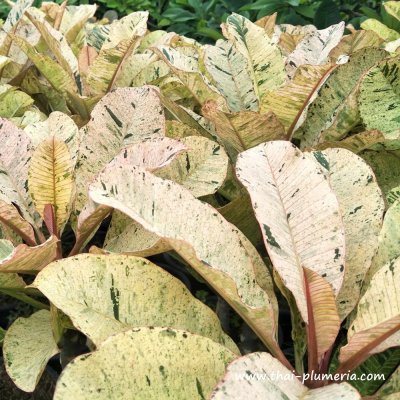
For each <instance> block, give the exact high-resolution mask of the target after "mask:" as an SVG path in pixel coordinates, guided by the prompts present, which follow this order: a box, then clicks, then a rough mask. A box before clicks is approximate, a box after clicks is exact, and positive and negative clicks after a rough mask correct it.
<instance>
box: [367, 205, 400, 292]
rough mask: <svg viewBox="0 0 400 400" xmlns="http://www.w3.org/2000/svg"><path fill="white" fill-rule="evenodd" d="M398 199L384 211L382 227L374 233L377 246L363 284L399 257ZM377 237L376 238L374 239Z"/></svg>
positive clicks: (399, 207)
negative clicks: (377, 232)
mask: <svg viewBox="0 0 400 400" xmlns="http://www.w3.org/2000/svg"><path fill="white" fill-rule="evenodd" d="M399 218H400V199H398V200H396V201H395V202H394V203H393V204H392V205H391V206H390V207H389V209H388V210H387V211H386V213H385V218H384V219H383V225H382V229H381V231H380V232H379V234H377V235H375V241H376V242H377V243H376V245H375V247H377V249H376V252H375V254H374V258H373V259H372V263H371V267H370V268H369V270H368V273H367V276H366V278H365V286H364V288H366V287H368V286H367V284H368V283H369V282H370V281H371V279H372V277H373V276H374V275H375V273H376V272H377V271H378V270H379V269H380V268H382V267H383V266H384V265H385V264H387V263H388V262H390V261H392V260H394V259H396V258H398V257H400V246H399V243H400V230H399ZM376 238H377V240H376Z"/></svg>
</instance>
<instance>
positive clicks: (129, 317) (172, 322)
mask: <svg viewBox="0 0 400 400" xmlns="http://www.w3.org/2000/svg"><path fill="white" fill-rule="evenodd" d="M77 265H79V270H77V268H76V267H77ZM93 277H95V279H93ZM33 285H34V287H36V288H38V289H39V290H40V291H41V292H42V293H43V294H44V295H45V296H46V297H47V298H48V299H49V300H50V301H51V302H52V303H53V304H54V305H55V306H56V307H57V308H59V309H60V310H62V311H63V312H64V313H65V314H67V315H68V316H69V317H70V318H71V320H72V323H73V324H74V325H75V327H76V328H77V329H79V330H80V331H82V332H83V333H84V334H85V335H87V336H88V337H89V338H90V339H91V340H92V341H93V342H94V343H95V344H96V345H99V344H100V343H101V342H103V341H104V340H105V339H107V338H108V337H109V336H111V335H112V334H114V333H118V332H121V331H123V330H126V329H127V328H133V327H140V326H160V327H161V326H169V327H173V328H177V329H184V330H188V331H190V332H192V333H196V334H198V335H202V336H205V337H209V338H211V339H212V340H214V341H215V342H218V343H221V344H222V345H225V346H227V347H228V348H230V349H232V351H234V352H236V353H238V350H237V348H236V345H235V344H234V343H233V341H232V340H231V339H230V338H229V337H228V336H226V335H225V334H224V332H223V331H222V329H221V325H220V322H219V320H218V318H217V316H216V314H214V313H213V312H212V311H211V310H210V309H209V308H208V307H206V306H205V305H204V304H203V303H201V302H200V301H199V300H197V299H195V298H194V297H193V296H192V295H191V294H190V292H189V290H188V289H187V288H186V287H185V286H184V284H183V283H182V282H181V281H179V280H178V279H176V278H175V277H173V276H172V275H170V274H169V273H167V272H165V271H164V270H162V269H161V268H159V267H157V266H156V265H155V264H152V263H151V262H150V261H147V260H145V259H143V258H138V257H132V256H124V255H108V256H102V255H94V254H84V255H83V254H82V255H79V256H77V257H70V258H67V259H64V260H61V261H57V262H55V263H52V264H51V265H49V266H48V267H47V268H46V269H45V270H43V272H41V273H40V274H39V275H38V276H37V278H36V280H35V282H34V283H33Z"/></svg>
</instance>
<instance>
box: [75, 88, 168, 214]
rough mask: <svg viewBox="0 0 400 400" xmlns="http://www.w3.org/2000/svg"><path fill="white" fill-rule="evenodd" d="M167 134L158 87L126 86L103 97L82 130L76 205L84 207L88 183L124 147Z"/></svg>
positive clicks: (79, 208)
mask: <svg viewBox="0 0 400 400" xmlns="http://www.w3.org/2000/svg"><path fill="white" fill-rule="evenodd" d="M164 135H165V117H164V111H163V107H162V105H161V104H160V100H159V97H158V92H157V89H156V88H153V87H151V86H144V87H142V88H123V89H117V90H115V91H113V92H112V93H109V94H108V95H106V96H104V97H103V98H102V100H101V101H100V102H99V103H98V104H97V105H96V107H95V108H94V110H93V112H92V118H91V120H90V122H89V123H88V124H87V125H86V126H85V127H84V128H82V131H81V143H80V147H79V159H78V162H77V169H76V189H77V196H78V197H77V200H76V205H75V208H76V209H77V210H78V211H80V210H81V209H82V207H83V205H84V203H85V201H86V198H87V197H86V196H87V194H86V190H87V185H88V184H89V183H90V182H91V180H92V179H93V178H94V176H95V175H96V174H97V173H98V172H99V171H100V170H101V169H102V168H103V167H104V166H105V165H106V164H107V163H108V162H110V161H111V160H112V159H113V158H114V157H115V156H116V155H117V154H118V153H119V152H120V151H121V149H122V148H123V147H124V146H126V145H129V144H133V143H139V142H141V141H143V140H145V139H149V138H155V137H163V136H164Z"/></svg>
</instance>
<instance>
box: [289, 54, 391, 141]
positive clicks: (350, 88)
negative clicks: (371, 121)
mask: <svg viewBox="0 0 400 400" xmlns="http://www.w3.org/2000/svg"><path fill="white" fill-rule="evenodd" d="M386 54H387V53H386V52H385V51H384V50H381V49H376V48H367V49H364V50H360V51H357V52H356V53H354V54H353V55H352V56H350V61H349V62H348V63H346V64H343V65H340V66H338V67H337V68H336V69H335V70H334V71H333V72H332V73H331V75H330V76H329V78H328V79H327V80H326V81H325V83H324V84H323V85H322V87H321V88H320V89H319V91H318V96H317V97H316V99H315V100H314V101H313V102H312V103H311V105H310V107H309V108H308V113H307V117H306V120H305V122H304V124H303V125H302V126H301V128H300V129H299V130H298V131H297V132H296V133H295V137H296V138H298V139H300V140H301V145H302V147H307V146H314V145H316V144H318V143H321V142H324V141H326V140H339V139H341V138H343V137H344V136H345V135H346V134H347V132H348V131H349V130H350V129H351V128H352V127H353V126H354V125H355V124H357V123H358V121H359V118H360V117H359V113H358V106H357V97H356V95H357V90H358V86H359V82H360V79H361V78H362V77H363V75H364V74H365V72H366V71H367V70H368V69H370V68H371V67H372V66H373V65H374V64H376V63H378V62H379V61H380V60H382V59H383V58H384V57H385V56H386Z"/></svg>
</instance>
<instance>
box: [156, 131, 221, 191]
mask: <svg viewBox="0 0 400 400" xmlns="http://www.w3.org/2000/svg"><path fill="white" fill-rule="evenodd" d="M181 142H182V143H183V144H184V145H185V147H186V148H187V152H186V153H184V154H180V155H178V156H177V157H176V158H175V159H174V160H173V161H172V162H171V164H169V165H168V166H167V167H165V168H163V169H161V170H160V171H159V172H158V173H157V176H160V177H162V178H166V179H170V180H172V181H175V182H177V183H179V184H181V185H182V186H183V187H185V188H186V189H188V190H189V191H190V192H191V193H192V194H193V196H195V197H201V196H206V195H208V194H213V193H215V192H216V191H217V190H218V189H219V188H220V186H221V185H222V184H223V182H224V180H225V177H226V173H227V169H228V156H227V155H226V153H225V151H224V149H223V148H222V147H221V145H219V144H218V143H216V142H213V141H211V140H209V139H206V138H203V137H200V136H189V137H186V138H183V139H181Z"/></svg>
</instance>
